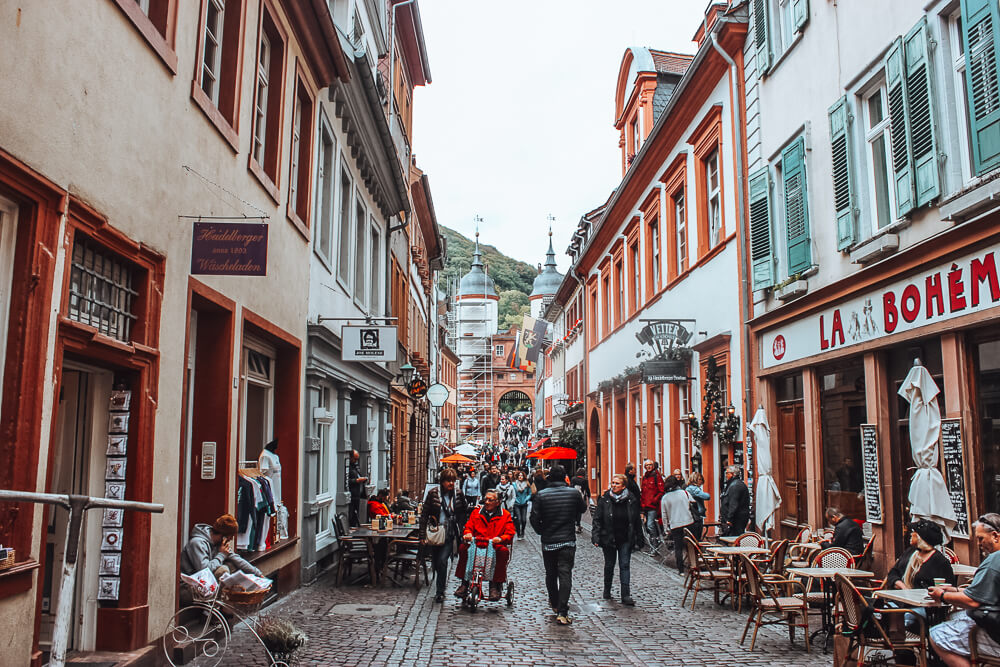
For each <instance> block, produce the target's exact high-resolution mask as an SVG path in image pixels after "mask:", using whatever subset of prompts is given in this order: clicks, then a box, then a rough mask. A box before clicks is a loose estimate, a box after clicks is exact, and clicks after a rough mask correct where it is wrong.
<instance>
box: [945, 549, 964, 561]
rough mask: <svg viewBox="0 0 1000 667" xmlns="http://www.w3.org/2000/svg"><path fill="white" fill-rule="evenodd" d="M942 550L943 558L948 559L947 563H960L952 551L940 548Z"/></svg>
mask: <svg viewBox="0 0 1000 667" xmlns="http://www.w3.org/2000/svg"><path fill="white" fill-rule="evenodd" d="M942 548H943V549H944V555H945V558H947V559H948V562H949V563H951V564H952V565H958V564H959V563H961V562H962V561H961V560H959V558H958V554H956V553H955V552H954V551H952V550H951V549H949V548H948V547H942Z"/></svg>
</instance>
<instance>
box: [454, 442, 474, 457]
mask: <svg viewBox="0 0 1000 667" xmlns="http://www.w3.org/2000/svg"><path fill="white" fill-rule="evenodd" d="M455 452H456V453H458V454H461V455H462V456H476V455H477V454H476V448H475V447H473V446H472V445H470V444H468V443H465V444H461V445H459V446H458V447H456V448H455Z"/></svg>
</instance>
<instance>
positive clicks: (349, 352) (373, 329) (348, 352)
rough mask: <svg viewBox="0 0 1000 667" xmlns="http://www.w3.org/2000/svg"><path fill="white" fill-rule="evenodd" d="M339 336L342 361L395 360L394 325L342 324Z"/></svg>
mask: <svg viewBox="0 0 1000 667" xmlns="http://www.w3.org/2000/svg"><path fill="white" fill-rule="evenodd" d="M340 338H341V346H342V350H341V359H342V360H343V361H396V327H393V326H376V325H364V326H357V325H344V326H343V327H341V329H340Z"/></svg>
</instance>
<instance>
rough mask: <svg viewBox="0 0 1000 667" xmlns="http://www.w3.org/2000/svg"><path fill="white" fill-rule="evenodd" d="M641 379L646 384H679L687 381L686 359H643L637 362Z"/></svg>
mask: <svg viewBox="0 0 1000 667" xmlns="http://www.w3.org/2000/svg"><path fill="white" fill-rule="evenodd" d="M639 369H640V370H641V371H642V381H643V382H645V383H646V384H680V383H684V382H687V381H688V364H687V362H686V361H676V360H670V361H663V360H659V359H657V360H652V361H644V362H642V363H641V364H639Z"/></svg>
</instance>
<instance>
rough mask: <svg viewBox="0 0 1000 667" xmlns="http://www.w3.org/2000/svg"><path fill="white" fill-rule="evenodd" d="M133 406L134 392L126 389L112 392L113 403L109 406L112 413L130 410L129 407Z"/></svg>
mask: <svg viewBox="0 0 1000 667" xmlns="http://www.w3.org/2000/svg"><path fill="white" fill-rule="evenodd" d="M131 404H132V392H131V391H127V390H124V389H116V390H115V391H113V392H111V402H110V404H109V405H108V409H109V410H112V411H116V410H122V411H124V410H128V409H129V406H130V405H131Z"/></svg>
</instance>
